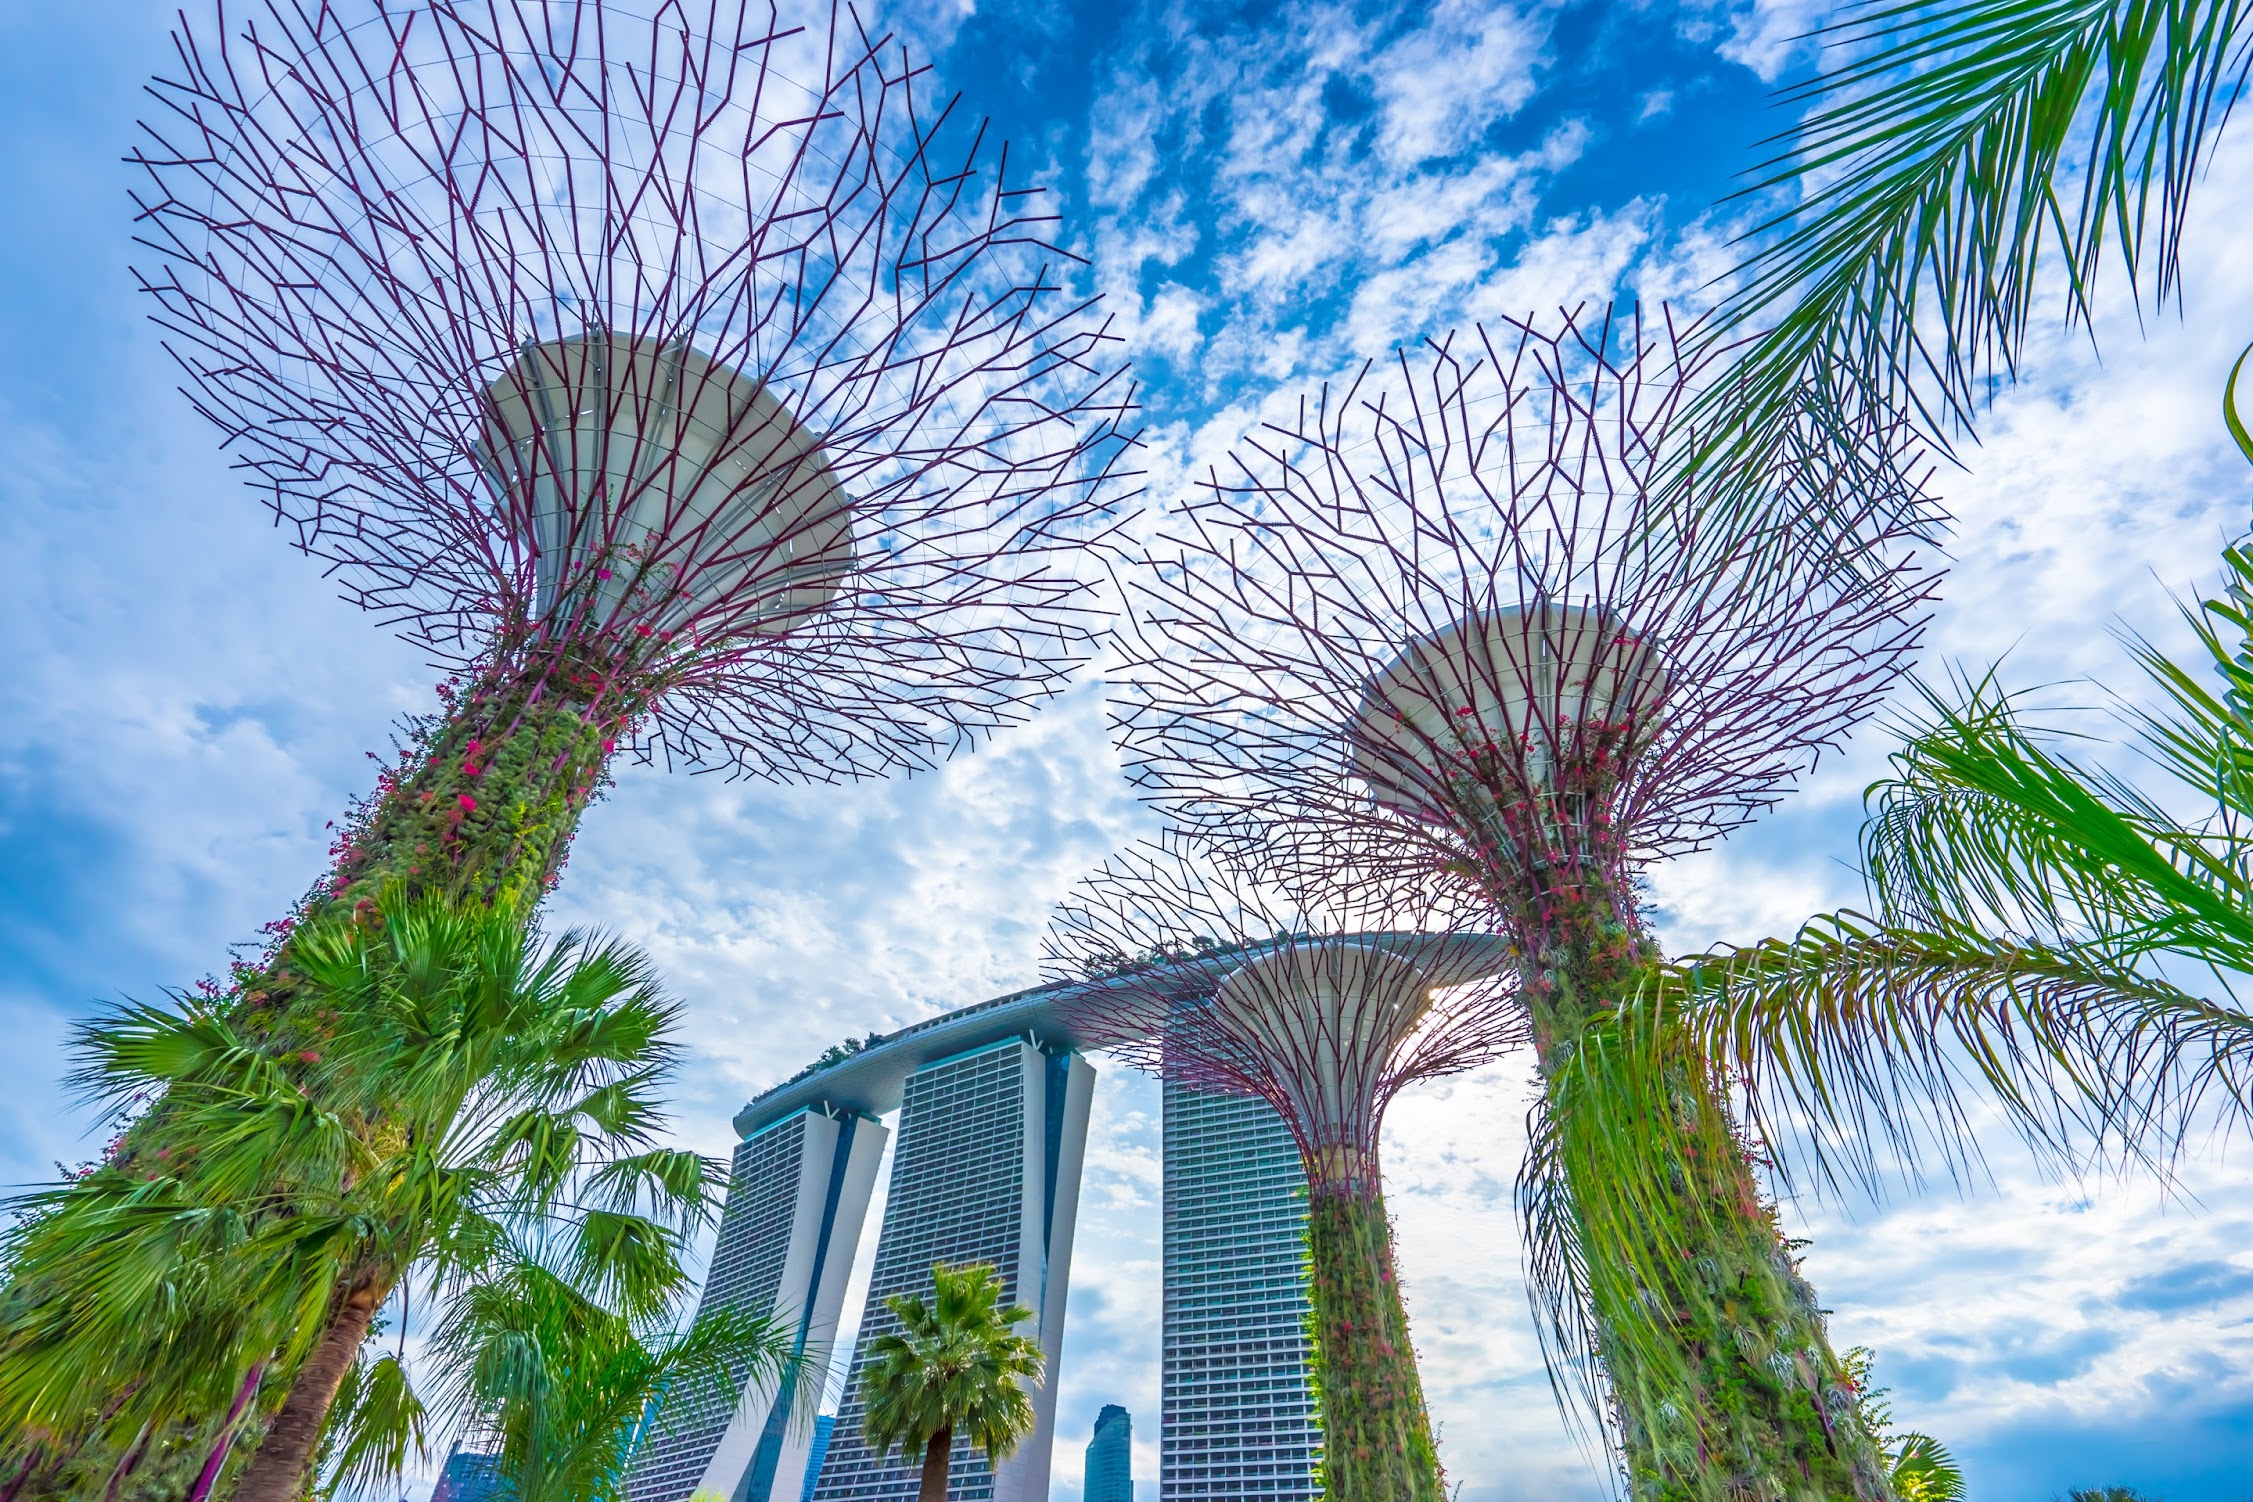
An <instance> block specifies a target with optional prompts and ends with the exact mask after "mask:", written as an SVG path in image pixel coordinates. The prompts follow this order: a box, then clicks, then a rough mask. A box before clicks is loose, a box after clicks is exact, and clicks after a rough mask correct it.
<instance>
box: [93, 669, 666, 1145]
mask: <svg viewBox="0 0 2253 1502" xmlns="http://www.w3.org/2000/svg"><path fill="white" fill-rule="evenodd" d="M496 657H497V659H498V660H496V661H494V662H492V663H491V664H490V665H489V666H488V667H486V668H485V669H484V670H483V671H482V672H479V673H477V674H475V675H474V676H473V678H472V681H471V682H470V683H469V684H468V685H466V686H458V685H455V684H451V683H450V684H448V685H446V686H445V687H443V688H442V689H441V690H440V696H441V708H440V711H439V712H438V713H437V714H435V715H433V716H430V717H429V718H428V719H426V720H423V721H420V722H418V723H417V724H416V725H415V726H414V733H413V734H412V735H410V736H409V738H408V740H407V743H406V745H405V747H404V748H403V751H402V754H401V757H400V759H399V761H398V762H397V763H395V764H393V765H390V766H386V767H385V768H384V769H383V770H382V771H381V772H379V773H378V774H377V778H376V786H375V788H374V790H373V791H372V792H371V793H370V794H369V795H368V796H367V797H366V798H365V799H364V800H363V801H362V802H361V804H360V805H359V806H358V808H357V809H355V811H354V813H353V815H352V816H351V817H349V818H348V819H347V820H346V822H345V826H344V828H343V830H342V832H341V833H339V835H338V836H337V839H336V841H335V842H334V844H333V845H332V847H331V850H330V855H331V857H332V859H333V862H334V863H333V864H332V866H331V867H330V869H329V870H328V871H327V872H326V873H325V874H324V875H323V876H322V877H321V879H320V880H319V881H318V882H317V883H315V885H314V886H313V888H312V889H311V890H310V891H309V892H308V893H307V894H306V896H305V898H304V900H303V901H302V902H301V903H300V905H299V907H298V909H297V911H296V912H295V913H294V914H293V915H292V916H291V917H290V918H288V919H286V920H284V921H283V922H281V923H278V924H275V925H272V926H271V927H270V930H269V931H270V933H271V934H272V936H273V942H272V943H271V944H270V946H269V947H268V950H267V953H266V955H265V957H264V958H263V959H262V960H260V961H259V962H257V963H255V964H247V965H242V966H239V967H238V968H237V969H236V971H235V973H234V974H233V976H232V977H231V982H232V984H231V990H232V991H233V993H234V994H235V995H236V996H237V997H238V998H239V1002H240V1005H239V1009H238V1018H239V1019H240V1020H243V1021H245V1022H247V1023H248V1024H250V1025H251V1027H252V1028H253V1030H254V1031H258V1032H261V1033H269V1034H272V1033H290V1034H291V1035H292V1041H291V1046H292V1047H294V1046H296V1043H297V1042H299V1041H303V1042H307V1043H312V1044H316V1045H317V1037H315V1036H308V1037H307V1038H305V1039H296V1038H295V1033H296V1032H299V1031H304V1029H305V1027H306V1026H310V1024H303V1025H300V1022H299V1019H295V1018H293V1017H292V1012H291V1006H290V1003H291V1001H292V999H293V998H294V996H295V994H296V991H297V985H298V982H297V978H296V976H295V973H294V970H293V967H292V964H291V958H290V936H291V934H292V933H294V931H295V930H296V928H297V927H298V926H299V925H300V924H302V923H304V922H306V921H308V920H311V919H313V918H315V917H318V916H320V915H321V914H323V913H327V912H332V911H336V910H338V909H343V910H346V911H350V912H353V913H355V914H357V915H361V916H363V917H366V918H370V919H372V918H373V917H374V915H375V913H376V912H377V911H378V910H380V908H381V906H382V905H383V904H384V903H386V902H393V901H414V900H417V899H420V898H424V897H429V896H439V895H442V896H444V897H445V898H446V899H448V900H449V901H451V902H455V903H460V904H469V905H475V906H480V907H507V908H510V909H513V910H514V911H516V912H518V913H521V914H523V915H525V916H530V914H531V913H532V912H533V910H534V909H535V908H536V907H537V906H538V904H539V901H540V899H541V897H542V896H543V895H545V893H546V892H547V890H548V889H549V888H550V887H552V886H553V885H554V884H555V882H556V881H557V880H558V879H559V878H560V876H561V874H562V867H563V862H564V858H565V857H566V855H567V854H568V853H569V850H570V845H571V838H572V836H573V835H574V834H575V833H576V832H577V829H578V825H579V820H580V817H581V816H582V815H583V814H584V813H585V812H586V809H587V806H588V804H589V803H590V802H591V801H592V800H593V798H594V796H595V793H596V791H597V789H598V788H599V787H600V786H601V784H602V781H603V778H604V776H605V769H606V768H607V766H608V763H609V759H610V756H611V754H612V752H613V750H614V749H615V748H616V746H617V744H618V741H619V739H620V738H621V737H622V736H623V735H624V734H625V732H626V727H627V724H628V721H629V716H630V711H629V709H628V708H627V707H626V706H628V705H629V704H630V703H632V702H633V701H632V699H631V696H629V695H626V694H623V693H621V692H619V690H618V689H617V687H616V683H617V677H618V675H617V674H616V673H614V672H609V673H606V672H598V671H595V670H592V669H587V668H583V667H577V666H574V665H573V664H572V663H571V662H570V660H569V659H568V658H554V657H551V658H544V659H528V658H527V656H526V654H523V653H498V654H496ZM317 1032H318V1029H317V1027H314V1028H313V1033H314V1034H317ZM161 1115H162V1113H161V1111H159V1112H157V1113H154V1114H153V1115H152V1116H151V1117H150V1118H149V1119H148V1120H146V1121H144V1122H143V1123H142V1124H141V1126H140V1127H139V1128H137V1129H136V1131H135V1132H134V1133H133V1134H131V1135H130V1136H129V1137H128V1139H127V1142H126V1143H125V1146H126V1148H127V1149H128V1150H131V1149H133V1148H136V1147H139V1146H142V1145H144V1139H147V1138H148V1137H149V1134H150V1128H151V1127H152V1126H154V1125H155V1124H156V1123H157V1122H158V1120H159V1119H160V1118H161Z"/></svg>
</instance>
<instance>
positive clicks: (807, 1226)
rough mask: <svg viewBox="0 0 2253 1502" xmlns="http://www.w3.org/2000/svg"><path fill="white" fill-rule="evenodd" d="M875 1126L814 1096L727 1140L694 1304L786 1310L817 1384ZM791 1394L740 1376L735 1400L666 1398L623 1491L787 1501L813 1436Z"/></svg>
mask: <svg viewBox="0 0 2253 1502" xmlns="http://www.w3.org/2000/svg"><path fill="white" fill-rule="evenodd" d="M884 1135H885V1133H884V1128H883V1127H882V1126H881V1125H880V1124H878V1123H877V1122H875V1121H873V1120H871V1119H869V1118H868V1117H866V1116H863V1115H860V1114H858V1113H855V1112H851V1111H841V1110H834V1109H831V1108H828V1107H813V1108H809V1109H805V1110H799V1111H793V1112H792V1113H790V1114H789V1115H787V1116H784V1117H783V1118H782V1119H780V1120H779V1121H775V1122H772V1123H770V1124H768V1125H766V1126H764V1127H761V1128H759V1129H758V1130H756V1131H754V1132H753V1133H752V1134H751V1135H750V1136H749V1137H748V1138H746V1139H745V1140H744V1141H743V1142H740V1143H738V1144H737V1145H736V1149H735V1162H734V1165H733V1172H732V1174H731V1176H730V1178H729V1181H728V1201H727V1208H726V1209H725V1210H723V1211H722V1212H721V1214H720V1233H719V1238H718V1240H717V1241H716V1242H715V1244H714V1245H713V1248H712V1270H711V1272H710V1273H709V1275H707V1277H706V1278H705V1282H704V1298H703V1304H702V1307H703V1308H707V1309H714V1308H736V1309H746V1310H749V1311H751V1312H753V1313H757V1314H765V1313H767V1312H769V1311H773V1312H774V1313H776V1314H779V1315H781V1316H782V1317H783V1318H785V1319H789V1320H792V1321H793V1322H794V1323H795V1325H796V1345H797V1348H798V1349H799V1350H800V1351H801V1352H804V1353H805V1354H806V1358H807V1360H806V1370H805V1371H804V1373H803V1374H802V1375H801V1376H800V1377H799V1378H798V1380H799V1381H802V1382H805V1383H807V1384H809V1385H811V1386H812V1387H814V1388H816V1389H817V1390H818V1389H819V1388H820V1387H821V1386H822V1385H823V1384H824V1383H825V1382H826V1381H827V1380H828V1372H829V1363H828V1354H829V1344H830V1342H831V1341H832V1340H834V1339H835V1338H836V1334H837V1320H838V1314H839V1312H840V1310H841V1308H842V1306H843V1304H844V1301H845V1282H846V1279H847V1276H848V1275H849V1274H850V1273H851V1271H852V1266H853V1248H854V1245H855V1243H857V1242H858V1241H859V1239H860V1229H861V1220H862V1218H863V1217H864V1216H865V1215H866V1214H867V1211H868V1199H869V1192H870V1190H871V1189H872V1188H874V1186H875V1183H876V1169H877V1164H878V1162H879V1161H880V1160H881V1158H882V1157H883V1153H884ZM795 1398H796V1387H795V1385H794V1384H792V1383H788V1382H786V1383H785V1384H784V1385H783V1390H782V1391H781V1392H780V1393H777V1392H774V1391H772V1390H771V1389H770V1388H768V1387H765V1386H759V1385H747V1386H745V1387H744V1388H743V1390H742V1391H741V1392H740V1394H739V1395H738V1397H737V1399H736V1401H734V1402H732V1403H729V1402H724V1401H722V1402H712V1403H707V1404H704V1405H702V1406H700V1407H699V1408H698V1409H696V1410H695V1411H693V1412H690V1411H674V1410H673V1409H670V1408H669V1409H666V1410H664V1411H663V1412H661V1413H660V1415H659V1417H658V1424H657V1430H656V1434H655V1437H654V1438H653V1439H652V1440H651V1442H650V1443H649V1445H648V1446H647V1448H645V1449H644V1450H643V1451H642V1453H641V1455H640V1458H639V1459H638V1460H637V1462H636V1463H635V1465H634V1469H633V1472H632V1475H631V1479H630V1480H629V1481H628V1483H627V1492H628V1495H629V1497H630V1498H631V1499H632V1502H684V1499H686V1498H687V1497H688V1496H690V1495H691V1494H692V1493H695V1492H700V1491H709V1492H717V1493H719V1494H720V1495H721V1496H723V1497H726V1498H728V1499H729V1502H787V1499H788V1497H789V1495H790V1490H789V1488H790V1481H789V1478H790V1477H792V1476H795V1475H797V1474H799V1470H800V1468H801V1467H802V1466H803V1465H804V1464H805V1461H804V1458H803V1457H804V1456H805V1454H806V1452H807V1449H808V1447H809V1446H810V1445H811V1444H812V1442H813V1435H812V1433H811V1432H810V1431H809V1430H808V1429H807V1428H806V1427H804V1426H803V1425H800V1424H793V1423H791V1422H790V1418H791V1415H792V1412H793V1410H794V1409H795V1408H796V1407H797V1404H796V1402H795V1401H794V1400H795ZM778 1479H779V1481H780V1483H781V1484H780V1485H779V1486H778V1485H777V1484H776V1483H777V1481H778Z"/></svg>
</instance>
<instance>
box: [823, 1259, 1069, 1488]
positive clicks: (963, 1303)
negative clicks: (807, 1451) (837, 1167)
mask: <svg viewBox="0 0 2253 1502" xmlns="http://www.w3.org/2000/svg"><path fill="white" fill-rule="evenodd" d="M931 1285H932V1302H931V1303H929V1304H926V1303H924V1302H923V1300H922V1299H921V1298H918V1297H917V1296H916V1295H914V1294H904V1293H896V1294H893V1295H892V1296H891V1297H890V1298H887V1299H886V1300H885V1301H884V1303H885V1305H886V1306H887V1307H888V1308H890V1309H891V1311H892V1314H893V1316H894V1317H895V1318H897V1319H898V1320H899V1322H900V1328H899V1329H898V1330H895V1331H887V1332H886V1333H884V1334H882V1335H879V1336H877V1337H876V1338H875V1339H874V1340H872V1341H870V1342H869V1343H868V1365H867V1367H866V1368H865V1369H864V1371H863V1373H862V1376H861V1392H862V1395H863V1398H864V1400H865V1401H866V1403H867V1405H868V1414H867V1417H866V1419H865V1420H864V1421H863V1423H862V1428H863V1431H864V1432H865V1433H866V1434H867V1436H868V1442H869V1444H870V1445H871V1446H873V1447H874V1448H875V1450H876V1453H877V1454H879V1455H883V1454H886V1453H888V1452H890V1451H891V1450H892V1449H893V1448H894V1447H895V1446H896V1447H898V1449H899V1450H900V1451H901V1452H902V1453H903V1454H913V1453H914V1452H915V1451H916V1450H917V1449H921V1450H922V1451H923V1483H922V1487H921V1489H920V1490H919V1491H918V1492H917V1493H916V1496H917V1498H918V1502H946V1495H947V1461H948V1457H949V1455H950V1454H951V1453H952V1452H953V1449H954V1441H955V1436H956V1435H958V1434H959V1435H962V1436H965V1437H967V1438H968V1439H969V1441H970V1443H971V1444H973V1445H975V1446H977V1447H978V1448H979V1449H981V1450H983V1451H985V1452H986V1459H987V1460H988V1461H989V1462H991V1463H992V1464H994V1465H997V1466H998V1465H1000V1464H1001V1463H1002V1461H1004V1460H1006V1459H1008V1458H1009V1456H1010V1455H1012V1454H1014V1453H1015V1452H1016V1449H1017V1446H1018V1444H1019V1443H1020V1442H1021V1441H1022V1440H1023V1439H1024V1437H1025V1436H1026V1435H1027V1434H1030V1433H1031V1432H1032V1428H1033V1400H1032V1395H1031V1394H1030V1393H1028V1392H1027V1391H1026V1390H1025V1384H1026V1383H1038V1382H1039V1381H1040V1379H1041V1356H1040V1346H1039V1344H1038V1343H1036V1342H1035V1341H1033V1340H1032V1339H1031V1338H1030V1337H1028V1336H1024V1335H1020V1334H1019V1333H1017V1327H1018V1326H1020V1325H1022V1324H1024V1323H1025V1322H1026V1321H1028V1320H1030V1319H1031V1318H1032V1317H1033V1311H1032V1310H1030V1309H1027V1308H1026V1307H1025V1306H1024V1305H1022V1304H1011V1305H1010V1306H1009V1307H1008V1308H1006V1309H1004V1308H1002V1307H1000V1305H1001V1293H1002V1289H1001V1277H1000V1275H999V1274H998V1273H997V1272H995V1270H994V1269H993V1267H992V1266H990V1265H988V1264H985V1263H976V1264H973V1265H971V1266H967V1267H950V1266H948V1265H947V1264H946V1263H944V1262H942V1263H940V1264H939V1265H938V1266H936V1267H934V1268H932V1269H931ZM1020 1379H1021V1380H1020Z"/></svg>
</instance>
